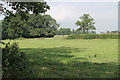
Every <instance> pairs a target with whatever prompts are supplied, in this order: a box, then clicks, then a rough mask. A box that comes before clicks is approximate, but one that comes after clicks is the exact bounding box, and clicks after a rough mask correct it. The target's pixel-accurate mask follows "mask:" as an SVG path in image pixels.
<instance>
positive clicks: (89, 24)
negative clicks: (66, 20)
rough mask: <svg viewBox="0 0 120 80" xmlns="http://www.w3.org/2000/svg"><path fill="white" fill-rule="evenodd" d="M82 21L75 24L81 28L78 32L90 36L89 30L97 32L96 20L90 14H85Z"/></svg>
mask: <svg viewBox="0 0 120 80" xmlns="http://www.w3.org/2000/svg"><path fill="white" fill-rule="evenodd" d="M80 19H81V21H79V20H78V21H77V22H76V23H75V24H76V25H77V26H80V28H78V30H80V31H81V32H82V33H83V34H88V31H89V30H95V29H96V28H95V26H94V24H95V22H93V21H94V19H93V18H92V17H91V16H90V15H89V14H84V15H83V16H81V17H80Z"/></svg>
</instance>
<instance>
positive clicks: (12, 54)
mask: <svg viewBox="0 0 120 80" xmlns="http://www.w3.org/2000/svg"><path fill="white" fill-rule="evenodd" d="M27 61H28V60H27V58H26V56H25V54H24V53H23V52H20V49H19V46H18V44H17V43H16V42H14V43H10V42H8V43H7V44H5V47H4V48H3V49H2V71H3V78H22V77H24V76H25V73H26V72H27V68H28V67H27Z"/></svg>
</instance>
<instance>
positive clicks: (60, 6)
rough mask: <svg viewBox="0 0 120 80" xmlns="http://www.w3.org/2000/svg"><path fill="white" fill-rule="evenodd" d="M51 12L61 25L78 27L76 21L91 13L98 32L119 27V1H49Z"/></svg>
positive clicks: (49, 12) (72, 27)
mask: <svg viewBox="0 0 120 80" xmlns="http://www.w3.org/2000/svg"><path fill="white" fill-rule="evenodd" d="M48 4H49V6H50V8H51V9H50V10H49V11H48V12H47V14H50V15H51V16H52V17H53V18H55V19H56V20H57V22H58V23H59V24H60V27H65V28H71V29H77V28H78V27H77V26H76V25H75V22H76V21H77V20H78V19H79V17H80V16H82V15H83V14H84V13H88V14H90V15H91V16H92V17H93V18H94V20H95V22H96V24H95V26H96V28H97V30H96V32H97V33H100V32H106V31H108V30H109V31H111V30H117V29H118V3H117V2H48Z"/></svg>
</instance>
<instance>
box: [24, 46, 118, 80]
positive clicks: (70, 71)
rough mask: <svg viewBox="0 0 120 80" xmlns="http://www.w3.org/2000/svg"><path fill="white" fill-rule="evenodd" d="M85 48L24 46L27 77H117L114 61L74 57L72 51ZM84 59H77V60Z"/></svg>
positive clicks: (116, 67)
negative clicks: (91, 60) (29, 68)
mask: <svg viewBox="0 0 120 80" xmlns="http://www.w3.org/2000/svg"><path fill="white" fill-rule="evenodd" d="M85 50H86V49H77V48H69V47H59V48H26V49H22V51H24V52H26V54H27V56H28V57H29V66H30V67H31V71H32V72H31V74H26V77H29V78H117V77H118V66H117V64H115V63H91V62H88V61H85V60H84V58H78V59H77V58H74V57H75V56H74V55H71V53H73V52H83V51H85ZM80 59H81V60H84V61H79V60H80Z"/></svg>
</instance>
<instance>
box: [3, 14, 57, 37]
mask: <svg viewBox="0 0 120 80" xmlns="http://www.w3.org/2000/svg"><path fill="white" fill-rule="evenodd" d="M27 16H28V17H29V20H28V21H24V20H21V16H20V15H16V17H15V16H11V17H9V19H10V22H9V23H8V19H6V18H7V17H6V18H5V19H4V20H3V25H2V28H3V31H2V34H3V35H2V38H3V39H15V38H18V37H25V38H32V37H35V38H36V37H53V36H54V35H55V31H56V30H57V28H58V27H59V24H58V23H57V22H56V20H55V19H53V18H52V17H51V16H50V15H41V14H39V15H35V14H27Z"/></svg>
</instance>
